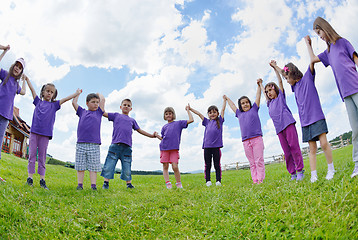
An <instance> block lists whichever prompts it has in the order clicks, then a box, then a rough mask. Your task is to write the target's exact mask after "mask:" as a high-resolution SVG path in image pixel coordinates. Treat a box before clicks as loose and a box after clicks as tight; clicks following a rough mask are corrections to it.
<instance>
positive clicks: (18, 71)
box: [12, 62, 23, 77]
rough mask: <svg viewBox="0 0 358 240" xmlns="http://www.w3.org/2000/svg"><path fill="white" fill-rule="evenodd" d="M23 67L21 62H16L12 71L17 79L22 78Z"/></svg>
mask: <svg viewBox="0 0 358 240" xmlns="http://www.w3.org/2000/svg"><path fill="white" fill-rule="evenodd" d="M22 69H23V68H22V65H21V63H19V62H16V63H15V65H14V68H13V70H12V74H13V75H14V76H15V77H17V76H20V74H21V73H22Z"/></svg>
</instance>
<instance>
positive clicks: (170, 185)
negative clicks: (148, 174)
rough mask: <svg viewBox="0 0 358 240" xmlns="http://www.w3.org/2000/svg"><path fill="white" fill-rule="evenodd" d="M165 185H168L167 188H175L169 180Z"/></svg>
mask: <svg viewBox="0 0 358 240" xmlns="http://www.w3.org/2000/svg"><path fill="white" fill-rule="evenodd" d="M165 185H166V186H167V189H172V188H173V186H172V183H171V182H167V183H166V184H165Z"/></svg>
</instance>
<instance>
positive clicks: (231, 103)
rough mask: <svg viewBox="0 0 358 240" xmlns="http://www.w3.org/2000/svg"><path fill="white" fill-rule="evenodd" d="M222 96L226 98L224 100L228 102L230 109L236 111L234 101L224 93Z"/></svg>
mask: <svg viewBox="0 0 358 240" xmlns="http://www.w3.org/2000/svg"><path fill="white" fill-rule="evenodd" d="M223 98H224V99H226V101H227V103H228V104H229V106H230V108H231V109H232V111H233V112H234V113H236V111H237V107H236V106H235V103H234V102H233V101H231V99H230V98H229V97H228V96H226V95H224V96H223Z"/></svg>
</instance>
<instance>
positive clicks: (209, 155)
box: [204, 148, 221, 182]
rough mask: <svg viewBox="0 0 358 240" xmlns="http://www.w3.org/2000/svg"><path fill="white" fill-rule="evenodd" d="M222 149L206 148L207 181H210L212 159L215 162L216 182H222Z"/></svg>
mask: <svg viewBox="0 0 358 240" xmlns="http://www.w3.org/2000/svg"><path fill="white" fill-rule="evenodd" d="M220 158H221V151H220V148H204V160H205V180H206V181H210V170H211V159H213V160H214V168H215V172H216V181H219V182H221V165H220Z"/></svg>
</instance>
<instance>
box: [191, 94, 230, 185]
mask: <svg viewBox="0 0 358 240" xmlns="http://www.w3.org/2000/svg"><path fill="white" fill-rule="evenodd" d="M223 98H224V97H223ZM225 107H226V99H225V98H224V103H223V106H222V108H221V112H220V115H219V109H218V108H217V107H216V106H214V105H213V106H210V107H209V108H208V117H209V119H207V118H206V117H204V116H203V115H202V114H201V113H200V112H198V111H197V110H195V109H193V108H191V107H190V106H189V110H190V111H192V112H193V113H195V114H196V115H198V116H199V117H200V118H201V120H202V121H203V123H202V124H203V126H205V132H204V140H203V149H204V161H205V180H206V186H208V187H210V186H211V181H210V170H211V159H213V161H214V168H215V173H216V186H221V165H220V158H221V151H220V148H222V147H223V139H222V135H223V123H224V114H225Z"/></svg>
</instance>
